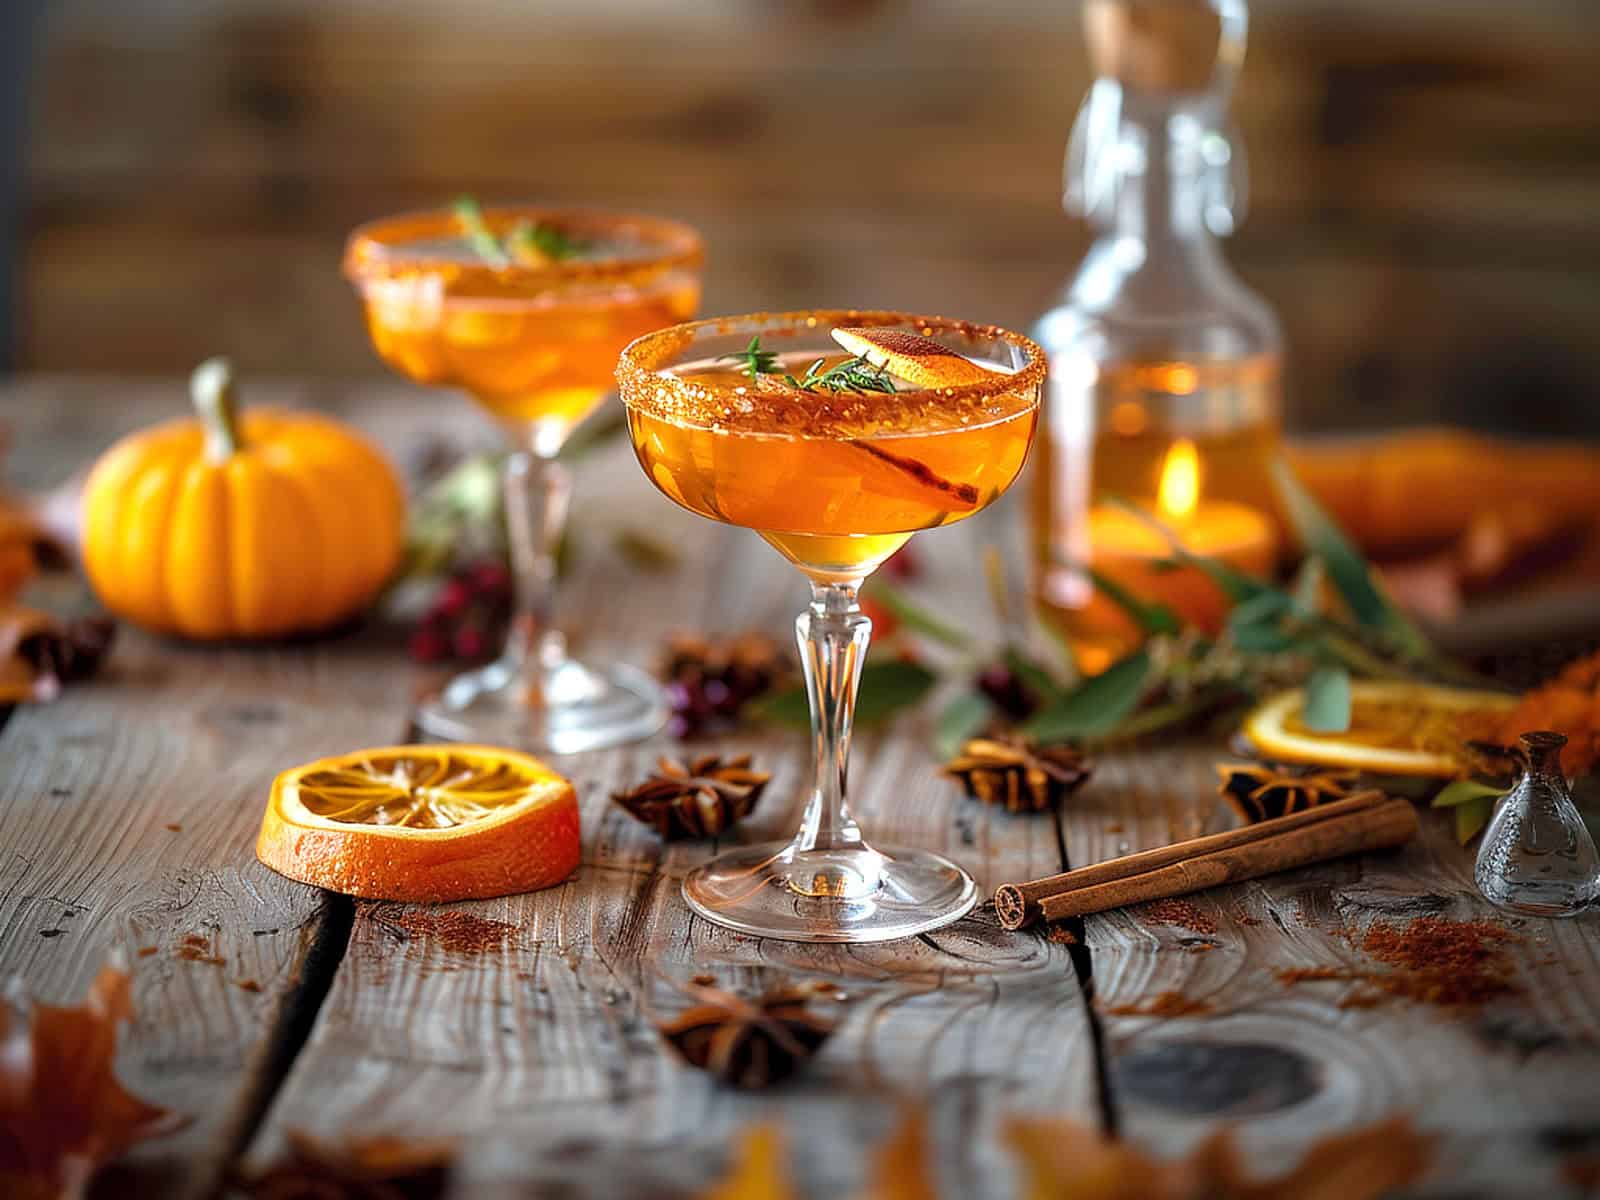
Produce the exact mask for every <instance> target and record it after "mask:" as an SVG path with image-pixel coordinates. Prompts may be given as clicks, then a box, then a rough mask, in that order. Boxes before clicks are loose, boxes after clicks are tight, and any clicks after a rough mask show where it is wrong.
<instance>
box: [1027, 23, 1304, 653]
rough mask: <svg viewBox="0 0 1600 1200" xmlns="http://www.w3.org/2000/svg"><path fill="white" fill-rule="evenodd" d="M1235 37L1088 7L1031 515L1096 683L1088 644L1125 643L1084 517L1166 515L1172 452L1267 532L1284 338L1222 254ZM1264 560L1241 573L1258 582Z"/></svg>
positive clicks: (1229, 208) (1045, 342) (1224, 26)
mask: <svg viewBox="0 0 1600 1200" xmlns="http://www.w3.org/2000/svg"><path fill="white" fill-rule="evenodd" d="M1247 21H1248V13H1247V10H1246V5H1245V3H1244V0H1085V3H1084V28H1085V33H1086V40H1087V44H1088V48H1089V53H1090V56H1091V59H1092V61H1093V64H1094V67H1095V71H1096V75H1097V78H1096V80H1095V82H1094V84H1093V86H1092V87H1091V89H1090V92H1089V94H1088V96H1087V98H1086V99H1085V101H1084V103H1083V106H1082V108H1081V109H1080V111H1079V114H1078V118H1077V122H1076V124H1075V126H1074V128H1073V132H1072V140H1071V144H1070V146H1069V148H1068V153H1067V163H1066V180H1065V182H1066V192H1065V203H1066V207H1067V210H1068V211H1069V212H1072V213H1075V214H1077V215H1080V216H1083V217H1084V218H1086V219H1087V220H1088V221H1089V223H1090V224H1091V226H1092V227H1093V228H1094V229H1095V231H1096V235H1097V236H1096V239H1095V241H1094V242H1093V244H1092V245H1091V246H1090V248H1089V251H1088V253H1087V255H1086V257H1085V258H1084V261H1083V264H1082V266H1081V267H1080V268H1079V270H1078V272H1077V274H1076V276H1075V277H1074V278H1073V279H1072V280H1071V281H1070V282H1069V283H1068V284H1067V286H1066V287H1065V288H1064V289H1063V291H1062V293H1061V296H1060V303H1059V304H1058V305H1057V306H1056V307H1055V308H1053V309H1051V310H1050V311H1049V312H1047V313H1046V314H1045V315H1044V316H1043V317H1042V318H1041V319H1040V321H1039V322H1038V324H1037V326H1036V327H1035V333H1034V336H1035V338H1036V340H1037V341H1038V342H1039V343H1040V344H1041V345H1042V346H1043V347H1044V348H1045V350H1046V351H1047V352H1048V353H1049V355H1050V360H1051V368H1050V382H1049V389H1048V396H1047V407H1046V411H1045V419H1044V422H1043V425H1042V428H1041V432H1040V437H1039V441H1038V443H1037V444H1036V446H1035V449H1034V467H1033V476H1032V499H1031V505H1030V507H1031V516H1032V526H1033V545H1034V553H1035V565H1036V571H1035V590H1036V592H1037V595H1038V599H1039V600H1040V602H1041V604H1042V606H1043V610H1044V612H1045V615H1046V616H1047V617H1053V618H1057V619H1059V620H1060V621H1061V623H1062V624H1063V625H1064V626H1065V627H1066V632H1067V633H1068V634H1069V635H1070V636H1071V637H1072V639H1073V641H1074V643H1075V644H1076V645H1078V646H1079V648H1080V655H1079V657H1080V660H1083V661H1084V665H1085V666H1086V668H1087V669H1090V670H1093V669H1096V666H1095V664H1094V663H1093V662H1092V661H1089V660H1087V659H1085V656H1084V654H1083V653H1082V652H1081V651H1082V647H1083V645H1084V644H1086V643H1103V644H1104V645H1105V647H1107V648H1108V653H1109V652H1110V651H1115V650H1122V649H1126V648H1128V647H1127V646H1126V645H1125V644H1124V643H1127V642H1129V641H1130V640H1134V639H1136V638H1137V631H1136V630H1134V629H1133V628H1132V626H1131V625H1130V624H1127V623H1126V622H1125V621H1123V620H1122V619H1121V614H1120V613H1118V612H1117V611H1116V610H1115V609H1114V608H1112V607H1110V606H1108V605H1104V604H1103V603H1102V604H1100V605H1099V606H1098V607H1099V611H1097V605H1096V598H1095V596H1094V594H1093V588H1092V587H1091V586H1090V584H1089V582H1088V579H1087V578H1086V576H1085V574H1084V573H1083V572H1082V571H1081V570H1078V569H1077V567H1078V566H1079V565H1081V564H1083V563H1087V562H1091V561H1093V557H1094V546H1093V545H1092V544H1091V541H1092V538H1091V524H1092V521H1091V508H1092V507H1093V506H1094V505H1095V504H1097V503H1098V502H1099V501H1100V500H1101V499H1102V498H1104V497H1105V496H1108V495H1111V496H1117V497H1120V498H1123V499H1126V500H1129V501H1132V502H1134V503H1137V504H1139V505H1141V506H1142V507H1146V508H1149V509H1150V510H1151V511H1158V512H1159V511H1160V510H1159V509H1158V508H1157V506H1156V503H1157V500H1158V499H1159V495H1160V492H1161V486H1162V472H1163V467H1164V464H1165V463H1166V462H1167V460H1168V455H1169V454H1170V453H1171V451H1172V449H1173V447H1174V445H1175V444H1176V443H1177V442H1179V441H1182V442H1183V443H1185V445H1186V446H1192V447H1193V448H1194V449H1195V450H1197V451H1198V460H1199V462H1200V464H1201V467H1202V470H1203V475H1202V478H1201V480H1200V488H1201V489H1202V490H1203V493H1204V496H1205V498H1206V499H1208V500H1224V501H1233V502H1238V503H1241V504H1243V505H1246V506H1249V507H1250V508H1252V509H1254V510H1256V511H1257V512H1260V513H1262V514H1265V515H1267V516H1268V518H1269V522H1268V524H1269V528H1270V530H1271V533H1272V538H1273V540H1274V541H1275V540H1276V538H1277V533H1278V529H1279V522H1278V520H1277V517H1276V510H1277V503H1276V497H1275V492H1274V490H1273V487H1272V484H1271V479H1270V474H1269V471H1268V463H1269V461H1270V458H1271V456H1272V454H1273V452H1274V451H1275V449H1276V446H1277V442H1278V435H1279V370H1280V363H1281V357H1282V355H1281V344H1282V339H1281V335H1280V332H1279V327H1278V322H1277V319H1276V317H1275V316H1274V315H1273V313H1272V310H1271V308H1270V307H1269V306H1268V305H1267V304H1266V303H1265V302H1264V301H1263V300H1262V299H1261V298H1260V297H1259V296H1257V295H1256V294H1255V293H1254V292H1252V291H1251V290H1250V289H1249V288H1248V287H1246V286H1245V285H1244V283H1243V282H1241V281H1240V280H1239V278H1238V277H1237V276H1236V275H1235V274H1234V273H1233V271H1232V270H1231V269H1230V268H1229V266H1228V263H1227V260H1226V259H1225V258H1224V257H1223V254H1222V249H1221V243H1220V240H1219V239H1220V238H1221V237H1222V236H1225V235H1226V234H1228V233H1230V232H1232V230H1233V228H1234V226H1235V225H1236V224H1237V223H1238V221H1239V220H1240V219H1241V218H1242V215H1243V208H1244V188H1245V166H1244V161H1243V156H1242V152H1241V150H1240V149H1239V146H1238V143H1237V139H1236V137H1234V136H1233V133H1232V131H1231V129H1230V128H1229V127H1228V125H1227V105H1228V99H1229V96H1230V93H1231V92H1232V88H1233V82H1234V78H1235V76H1236V75H1237V73H1238V69H1239V66H1240V64H1241V62H1242V60H1243V57H1244V44H1245V32H1246V27H1247ZM1262 557H1263V556H1262V555H1261V554H1256V555H1254V556H1253V559H1254V560H1256V561H1252V562H1249V563H1244V564H1240V565H1242V566H1245V567H1246V568H1247V569H1249V568H1253V569H1257V570H1259V569H1261V566H1260V562H1259V560H1260V559H1261V558H1262ZM1265 557H1266V558H1267V559H1268V560H1269V561H1268V563H1267V566H1268V567H1270V565H1271V563H1270V559H1271V557H1272V553H1271V551H1269V552H1268V553H1267V554H1266V555H1265ZM1201 607H1204V606H1203V605H1202V606H1201ZM1201 623H1202V624H1203V623H1204V622H1201ZM1107 661H1109V659H1107ZM1101 665H1103V663H1102V664H1101Z"/></svg>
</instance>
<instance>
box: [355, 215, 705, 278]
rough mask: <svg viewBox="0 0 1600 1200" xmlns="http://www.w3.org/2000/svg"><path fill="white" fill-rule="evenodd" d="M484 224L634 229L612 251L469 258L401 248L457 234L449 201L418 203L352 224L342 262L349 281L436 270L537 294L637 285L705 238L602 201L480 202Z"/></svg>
mask: <svg viewBox="0 0 1600 1200" xmlns="http://www.w3.org/2000/svg"><path fill="white" fill-rule="evenodd" d="M480 211H481V214H482V218H483V222H484V225H485V227H486V229H487V230H488V231H489V232H490V233H491V234H493V235H494V236H496V237H501V238H504V237H505V236H507V235H509V234H510V233H511V232H512V231H513V230H514V229H515V228H516V227H517V226H518V225H519V224H522V225H529V226H533V227H541V226H542V227H545V228H549V229H554V230H558V231H560V232H561V233H562V234H563V235H565V236H567V237H569V238H578V237H581V238H594V239H603V238H604V237H605V236H606V235H607V234H608V233H609V234H615V233H618V232H621V231H626V232H629V233H632V234H634V235H636V236H637V238H638V239H639V243H640V244H639V246H638V249H637V251H636V252H633V253H629V254H626V255H617V256H612V257H594V258H585V257H567V258H557V259H554V260H552V261H548V262H542V263H526V262H517V261H506V262H498V263H497V262H494V261H490V260H488V259H480V260H479V261H476V262H474V261H471V260H469V259H462V258H460V257H456V256H450V255H446V254H443V253H432V254H429V253H425V252H423V253H406V250H405V247H406V246H407V244H408V243H415V242H422V241H427V240H430V239H434V238H451V237H460V236H462V232H463V231H462V228H461V222H460V218H459V216H458V214H457V212H456V210H455V209H454V208H434V209H418V210H413V211H411V212H403V213H396V214H395V215H393V216H388V217H381V218H379V219H378V220H375V221H368V222H367V223H365V224H363V225H359V226H357V227H356V229H355V230H354V231H352V232H351V234H350V237H349V239H348V240H347V241H346V243H345V252H344V263H343V269H344V274H345V277H346V278H347V279H350V280H351V281H352V282H354V283H357V284H365V283H376V282H381V281H383V280H386V279H406V278H414V277H416V276H418V275H436V276H439V277H440V278H442V279H444V280H446V291H447V292H449V291H450V290H451V289H452V288H454V287H462V288H463V290H470V288H471V286H472V285H474V284H486V285H489V286H491V287H492V288H494V289H496V290H497V291H498V292H500V293H506V292H508V291H509V292H510V293H511V294H513V295H515V294H520V293H529V294H538V293H540V292H544V291H549V290H551V289H553V288H558V287H567V286H571V285H575V284H584V283H598V284H610V285H622V284H630V285H635V286H641V285H644V284H647V283H649V282H650V281H652V280H654V279H656V278H658V277H660V276H662V275H665V274H668V273H669V272H671V271H674V270H681V269H686V268H691V267H698V266H700V265H701V264H702V263H703V262H704V261H705V243H704V241H703V240H702V239H701V237H700V235H699V234H698V233H697V232H695V230H693V229H692V228H690V227H689V226H688V225H684V224H682V223H681V222H678V221H673V220H670V219H668V218H665V217H654V216H650V215H648V214H646V213H636V212H625V211H613V210H610V209H605V208H581V207H574V208H562V207H557V206H550V207H546V206H542V205H514V204H513V205H491V206H489V207H487V208H483V209H481V210H480Z"/></svg>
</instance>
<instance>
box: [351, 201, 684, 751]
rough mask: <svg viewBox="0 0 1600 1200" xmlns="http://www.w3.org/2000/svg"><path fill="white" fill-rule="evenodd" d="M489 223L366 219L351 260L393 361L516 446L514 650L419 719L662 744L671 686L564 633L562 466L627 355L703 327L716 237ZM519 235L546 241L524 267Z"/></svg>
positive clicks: (427, 724) (510, 508)
mask: <svg viewBox="0 0 1600 1200" xmlns="http://www.w3.org/2000/svg"><path fill="white" fill-rule="evenodd" d="M473 215H474V216H475V217H480V218H481V219H480V220H479V221H475V222H474V225H475V227H476V235H477V236H476V237H474V236H472V234H473V230H472V229H469V228H468V227H466V226H465V225H464V223H463V220H462V218H461V216H460V215H459V214H458V213H456V212H451V211H437V212H423V213H413V214H407V215H403V216H397V217H391V218H388V219H386V220H381V221H376V222H374V223H372V224H369V225H364V226H362V227H361V228H359V229H357V230H356V231H355V232H354V233H353V234H352V235H351V236H350V241H349V244H348V246H347V247H346V251H345V259H344V269H345V274H346V275H347V276H348V277H349V278H350V280H351V281H352V283H354V284H355V287H356V290H357V292H358V293H359V294H360V296H361V299H362V302H363V304H364V306H365V310H366V319H367V329H368V332H369V333H370V335H371V337H372V344H373V346H374V347H375V348H376V349H377V351H378V353H379V354H380V355H381V356H382V357H383V359H384V361H385V362H387V363H388V364H389V365H390V366H392V367H393V368H394V369H395V370H397V371H399V372H400V373H401V374H402V375H405V376H406V377H408V378H410V379H413V380H415V381H416V382H418V383H425V384H435V385H439V386H442V387H455V388H461V389H462V390H464V391H466V392H467V393H468V394H470V395H471V396H472V397H473V398H474V399H475V400H477V401H478V403H479V404H481V405H482V406H483V407H484V408H485V409H486V410H487V411H488V412H489V413H490V414H491V415H493V416H494V417H495V418H496V419H497V420H498V421H499V422H500V424H501V425H502V426H503V427H504V428H505V430H506V432H507V433H508V435H509V436H510V437H511V439H512V440H513V441H514V443H515V445H516V446H517V451H516V452H515V453H513V454H511V455H510V456H509V457H508V458H507V460H506V465H505V469H504V489H505V501H506V525H507V534H508V538H509V541H510V550H511V561H512V573H513V576H514V578H515V590H516V600H515V615H514V617H513V620H512V625H511V630H510V633H509V635H508V637H507V640H506V646H505V649H504V652H503V653H502V654H501V656H500V657H499V658H498V659H497V660H496V661H494V662H492V663H490V664H489V665H488V666H485V667H482V668H480V669H478V670H475V671H471V672H468V673H466V674H463V675H458V676H456V677H455V678H454V679H453V680H451V681H450V682H449V683H448V684H447V685H446V686H445V687H444V689H443V690H442V692H441V693H440V694H439V695H438V696H437V697H435V698H432V699H430V700H427V701H425V702H424V703H423V704H422V705H421V706H420V708H419V709H418V712H417V723H418V724H419V726H420V727H421V728H422V729H423V730H424V731H425V732H426V733H428V734H430V735H432V736H434V737H439V738H446V739H450V740H455V741H471V742H485V743H493V744H496V745H507V746H519V747H522V748H525V749H529V750H534V751H548V752H551V753H556V754H571V753H576V752H579V751H583V750H592V749H597V748H599V747H602V746H611V745H616V744H618V743H621V742H626V741H632V740H634V739H636V738H641V737H646V736H649V735H650V734H652V733H654V732H655V731H656V730H658V729H660V728H661V726H662V725H663V724H664V723H665V721H666V718H667V716H668V710H667V706H666V703H665V700H664V698H663V696H662V694H661V691H660V689H659V687H658V686H657V685H656V683H655V681H654V680H652V679H651V678H650V677H649V675H647V674H646V673H645V672H643V671H640V670H637V669H635V668H632V667H627V666H620V665H618V666H610V667H607V668H604V669H601V668H590V667H586V666H584V665H583V664H581V663H579V662H577V661H576V660H574V659H572V658H570V657H568V655H567V653H566V645H565V641H564V639H563V637H562V635H561V634H560V633H559V632H558V631H557V629H556V628H555V625H554V623H553V611H554V599H555V578H556V563H555V554H556V549H557V547H558V546H559V544H560V541H561V531H562V527H563V525H564V524H565V520H566V514H567V506H568V501H569V498H570V495H571V479H570V476H569V474H568V472H567V471H566V469H565V468H563V467H562V466H561V464H559V463H558V462H557V461H556V459H555V456H556V454H557V452H558V451H559V450H560V449H561V447H562V445H563V444H565V442H566V441H567V438H568V437H569V436H570V435H571V433H572V431H573V430H574V429H576V428H577V427H578V425H579V424H580V423H581V422H582V421H583V420H584V418H586V417H588V416H589V415H590V414H591V413H592V412H593V411H594V410H595V409H596V408H597V407H598V406H599V405H600V403H601V402H602V401H603V400H604V399H605V397H606V396H607V395H608V394H609V392H610V391H611V387H612V371H613V368H614V367H615V365H616V359H617V353H618V352H619V351H620V350H621V349H622V348H623V347H624V346H625V345H627V344H628V343H629V342H630V341H632V340H633V339H634V338H637V337H639V336H640V335H641V334H644V333H647V332H649V331H651V330H654V329H659V328H661V327H662V326H664V325H670V324H673V323H674V322H678V321H683V320H687V319H688V318H689V317H692V316H693V315H694V312H695V309H696V307H697V306H698V304H699V299H700V266H701V262H702V259H703V248H702V244H701V241H700V237H699V235H698V234H696V233H695V232H694V231H693V230H692V229H689V228H687V227H686V226H683V225H679V224H676V223H675V222H671V221H664V220H659V219H656V218H653V217H643V216H632V215H625V214H614V213H605V212H595V211H589V210H583V209H542V208H520V207H519V208H497V209H489V210H487V211H485V212H483V213H481V214H477V213H476V210H475V209H474V210H473ZM532 231H537V233H538V236H537V237H535V236H532ZM518 236H523V237H524V240H525V241H526V242H527V244H528V245H529V246H531V247H532V248H531V250H530V251H529V252H528V253H526V254H523V255H520V256H518V255H516V254H514V253H513V252H512V250H513V247H515V246H516V245H517V244H518V243H517V241H516V239H517V238H518ZM502 239H504V240H502ZM541 246H543V247H545V248H546V249H550V250H553V251H556V253H553V254H546V253H543V252H542V251H541V250H540V247H541Z"/></svg>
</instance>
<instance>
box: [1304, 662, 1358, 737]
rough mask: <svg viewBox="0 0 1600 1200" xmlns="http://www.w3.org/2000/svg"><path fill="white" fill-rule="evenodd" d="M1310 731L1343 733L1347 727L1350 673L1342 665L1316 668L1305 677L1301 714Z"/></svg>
mask: <svg viewBox="0 0 1600 1200" xmlns="http://www.w3.org/2000/svg"><path fill="white" fill-rule="evenodd" d="M1300 719H1301V721H1302V722H1303V723H1304V724H1305V727H1306V728H1307V729H1309V730H1311V731H1312V732H1313V733H1345V732H1347V731H1348V730H1349V728H1350V672H1349V671H1347V670H1346V669H1345V668H1343V667H1318V668H1317V669H1316V670H1315V671H1313V672H1311V676H1310V678H1309V679H1307V680H1306V702H1305V707H1304V709H1303V711H1302V712H1301V714H1300Z"/></svg>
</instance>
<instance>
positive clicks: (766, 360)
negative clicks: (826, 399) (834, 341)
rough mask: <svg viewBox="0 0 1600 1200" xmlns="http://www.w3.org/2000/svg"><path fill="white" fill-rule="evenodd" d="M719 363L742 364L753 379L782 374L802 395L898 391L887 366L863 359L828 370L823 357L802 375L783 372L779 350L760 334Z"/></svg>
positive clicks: (743, 369)
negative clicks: (879, 365)
mask: <svg viewBox="0 0 1600 1200" xmlns="http://www.w3.org/2000/svg"><path fill="white" fill-rule="evenodd" d="M719 361H721V362H736V363H740V364H742V365H741V366H740V370H742V371H743V372H744V373H745V374H746V375H747V376H749V377H750V378H751V379H755V378H756V377H757V376H760V375H782V376H783V380H784V382H785V383H787V384H788V385H789V386H790V387H792V388H798V389H799V390H800V391H802V392H814V391H817V390H818V389H819V388H821V389H824V390H826V391H830V392H835V393H837V392H855V393H862V392H886V393H893V392H894V390H895V386H894V380H893V379H891V378H890V377H889V372H888V368H887V367H875V366H873V365H872V364H871V363H870V362H868V361H867V360H866V359H865V358H861V357H860V356H857V357H854V358H847V359H846V360H845V361H844V362H842V363H837V364H835V365H834V366H831V367H824V366H823V364H824V363H826V362H827V361H828V360H827V359H826V358H819V359H817V360H815V361H814V362H812V363H811V364H810V365H809V366H807V367H806V369H805V371H804V372H803V373H802V374H801V375H799V376H795V375H793V374H791V373H790V372H788V371H785V370H784V369H783V366H782V364H781V363H780V362H779V361H778V354H777V351H775V350H768V349H767V348H766V347H765V346H763V345H762V344H761V335H760V334H756V335H755V336H754V337H752V338H751V339H750V342H749V344H748V345H746V346H745V348H744V349H743V350H740V351H739V352H738V353H736V354H724V355H723V356H722V357H721V359H720V360H719Z"/></svg>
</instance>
